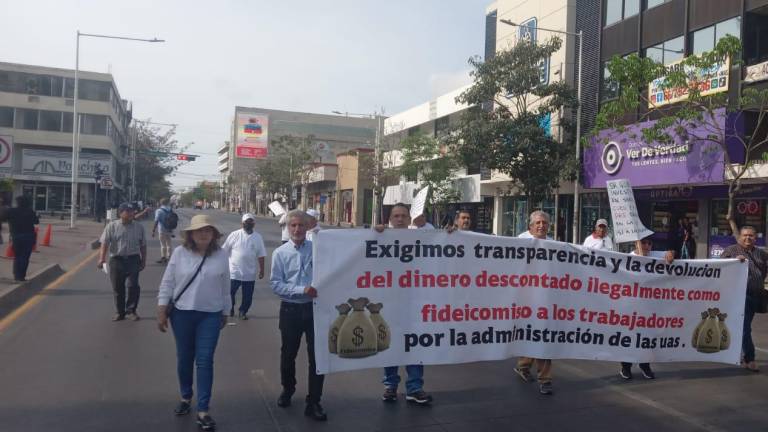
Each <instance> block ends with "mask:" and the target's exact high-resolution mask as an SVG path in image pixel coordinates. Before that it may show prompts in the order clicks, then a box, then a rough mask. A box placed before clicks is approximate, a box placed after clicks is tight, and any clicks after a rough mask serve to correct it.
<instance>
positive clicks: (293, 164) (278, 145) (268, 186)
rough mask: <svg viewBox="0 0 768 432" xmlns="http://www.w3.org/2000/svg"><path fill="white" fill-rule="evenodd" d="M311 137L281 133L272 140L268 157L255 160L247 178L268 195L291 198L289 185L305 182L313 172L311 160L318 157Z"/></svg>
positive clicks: (290, 186)
mask: <svg viewBox="0 0 768 432" xmlns="http://www.w3.org/2000/svg"><path fill="white" fill-rule="evenodd" d="M313 139H314V137H313V136H312V135H310V136H307V137H294V136H291V135H284V136H281V137H280V138H278V139H276V140H272V141H271V142H270V149H269V152H270V154H269V157H268V158H266V159H263V160H259V161H257V162H256V168H255V170H254V171H253V172H252V173H251V174H250V180H251V181H252V182H254V183H256V184H257V185H258V187H259V189H260V190H262V191H264V192H267V194H268V195H270V196H272V195H274V194H275V193H278V194H282V195H283V196H285V197H286V199H290V196H291V188H292V186H293V185H295V184H300V183H304V182H306V180H307V179H308V177H309V175H310V173H311V172H312V168H311V166H310V164H311V163H312V162H314V161H315V159H316V158H317V152H316V151H315V147H314V144H313ZM254 192H255V191H254Z"/></svg>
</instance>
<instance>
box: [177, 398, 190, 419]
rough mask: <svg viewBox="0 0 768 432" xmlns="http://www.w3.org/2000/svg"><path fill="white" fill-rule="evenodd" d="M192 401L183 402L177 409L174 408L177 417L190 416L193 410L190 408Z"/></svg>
mask: <svg viewBox="0 0 768 432" xmlns="http://www.w3.org/2000/svg"><path fill="white" fill-rule="evenodd" d="M190 402H191V401H186V400H182V401H181V402H179V404H178V405H176V408H174V410H173V413H174V414H176V415H177V416H183V415H187V414H189V410H190V408H191V406H190Z"/></svg>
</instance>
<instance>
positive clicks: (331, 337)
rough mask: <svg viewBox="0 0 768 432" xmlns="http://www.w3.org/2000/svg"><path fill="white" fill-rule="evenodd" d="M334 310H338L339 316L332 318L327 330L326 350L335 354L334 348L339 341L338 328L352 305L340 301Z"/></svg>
mask: <svg viewBox="0 0 768 432" xmlns="http://www.w3.org/2000/svg"><path fill="white" fill-rule="evenodd" d="M336 310H337V311H339V316H337V317H336V319H335V320H333V323H332V324H331V328H330V329H329V330H328V351H329V352H330V353H331V354H336V348H337V346H338V343H339V330H341V325H342V324H344V321H345V320H346V319H347V314H348V313H349V311H350V310H352V306H350V305H348V304H346V303H342V304H340V305H338V306H336Z"/></svg>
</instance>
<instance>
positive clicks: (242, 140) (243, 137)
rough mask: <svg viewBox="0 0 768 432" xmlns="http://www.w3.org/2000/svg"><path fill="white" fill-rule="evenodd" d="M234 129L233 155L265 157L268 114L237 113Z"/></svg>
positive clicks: (255, 157)
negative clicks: (235, 127)
mask: <svg viewBox="0 0 768 432" xmlns="http://www.w3.org/2000/svg"><path fill="white" fill-rule="evenodd" d="M235 121H236V126H237V129H236V131H235V133H236V135H237V136H236V138H235V156H236V157H239V158H246V159H265V158H266V157H267V152H268V148H269V116H268V115H266V114H249V113H238V114H237V116H236V118H235Z"/></svg>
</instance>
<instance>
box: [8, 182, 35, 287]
mask: <svg viewBox="0 0 768 432" xmlns="http://www.w3.org/2000/svg"><path fill="white" fill-rule="evenodd" d="M0 221H7V222H8V228H9V231H10V233H11V242H13V252H14V254H15V257H14V259H13V278H14V279H15V280H16V282H24V281H25V280H27V279H26V277H27V268H28V267H29V257H30V255H32V249H33V248H34V246H35V242H36V241H37V239H36V237H35V225H37V224H39V223H40V220H39V219H38V218H37V214H36V213H35V211H34V210H32V200H30V199H29V197H27V196H23V195H22V196H18V197H16V207H14V208H8V209H5V210H4V211H3V212H2V213H1V214H0Z"/></svg>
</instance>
